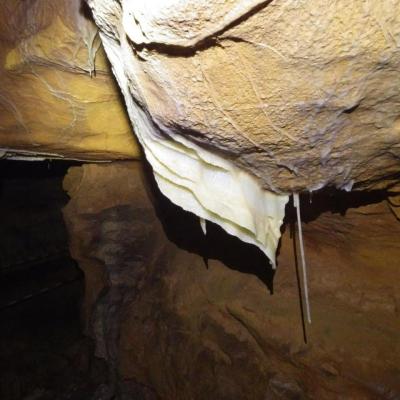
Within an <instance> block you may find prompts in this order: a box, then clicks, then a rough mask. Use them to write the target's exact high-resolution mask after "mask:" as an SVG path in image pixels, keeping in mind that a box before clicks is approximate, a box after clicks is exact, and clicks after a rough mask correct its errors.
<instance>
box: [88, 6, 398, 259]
mask: <svg viewBox="0 0 400 400" xmlns="http://www.w3.org/2000/svg"><path fill="white" fill-rule="evenodd" d="M88 3H89V5H90V6H91V7H92V9H93V11H94V17H95V20H96V22H97V24H98V26H99V28H100V29H101V38H102V41H103V43H104V46H105V50H106V52H107V55H108V57H109V59H110V61H111V64H112V65H113V71H114V73H115V75H116V78H117V80H118V83H119V85H120V87H121V90H122V93H123V94H124V97H125V100H126V104H127V108H128V111H129V114H130V118H131V120H132V123H133V125H134V127H135V130H136V133H137V135H138V138H139V140H140V142H141V143H142V145H143V147H144V150H145V154H146V157H147V159H148V160H149V161H150V164H151V165H152V167H153V169H154V173H155V176H156V180H157V182H158V184H159V187H160V189H161V190H162V192H163V193H164V194H165V195H166V196H168V197H169V198H170V199H171V200H172V201H173V202H175V203H176V204H178V205H180V206H181V207H183V208H184V209H186V210H188V211H191V212H193V213H195V214H197V215H198V216H199V217H201V218H202V219H203V218H205V219H208V220H211V221H213V222H216V223H218V224H219V225H220V226H222V227H223V228H224V229H225V230H226V231H228V232H229V233H232V234H234V235H235V236H237V237H239V238H241V239H242V240H244V241H246V242H249V243H253V244H255V245H257V246H258V247H259V248H260V249H262V250H263V251H264V252H265V254H267V255H268V257H269V258H270V259H271V261H272V263H273V264H274V262H275V260H274V259H275V251H276V248H277V244H278V239H279V235H280V225H281V223H282V220H283V215H284V208H285V204H286V202H287V199H288V198H287V195H288V194H290V193H292V192H298V191H305V190H309V191H313V190H317V189H320V188H322V187H324V186H336V187H338V188H341V189H346V190H351V189H352V187H353V185H357V186H358V187H359V188H372V187H383V186H387V185H389V184H390V183H392V182H393V181H394V180H395V179H398V176H397V178H394V177H393V175H395V174H396V173H398V172H399V169H400V161H399V160H400V108H399V101H400V84H399V83H400V74H399V67H400V53H399V51H398V46H399V43H400V13H396V12H394V9H396V7H397V8H399V7H400V2H399V1H396V0H385V1H383V2H379V4H378V3H376V2H375V3H373V2H369V1H367V0H354V1H352V2H351V5H349V4H348V3H340V2H333V3H331V4H329V5H328V6H327V5H326V2H324V1H317V2H315V1H311V0H302V1H290V0H288V1H260V0H252V1H248V0H236V1H235V0H229V1H223V2H221V1H217V0H213V1H203V0H202V1H197V0H186V1H182V0H164V1H159V0H154V1H149V0H143V1H134V0H121V1H117V0H89V1H88ZM382 179H383V180H384V182H382Z"/></svg>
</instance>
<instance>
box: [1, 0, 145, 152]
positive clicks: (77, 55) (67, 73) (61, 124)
mask: <svg viewBox="0 0 400 400" xmlns="http://www.w3.org/2000/svg"><path fill="white" fill-rule="evenodd" d="M5 152H6V153H7V152H8V153H9V154H13V153H22V154H25V155H40V154H42V155H45V156H47V157H50V158H55V157H66V158H74V159H92V160H102V159H118V158H135V157H137V156H138V147H137V145H136V142H135V139H134V137H133V134H132V131H131V127H130V123H129V120H128V118H127V117H126V113H125V110H124V105H123V102H121V99H120V95H119V90H118V88H117V86H116V85H115V83H114V80H113V78H112V74H111V70H110V66H109V64H108V62H107V60H106V57H105V55H104V51H103V48H102V46H101V43H100V39H99V37H98V32H97V28H96V26H95V25H94V23H93V22H92V20H91V15H90V10H89V8H88V7H87V5H86V4H85V3H83V2H82V1H80V0H29V1H23V0H5V1H2V2H1V4H0V156H2V155H4V153H5Z"/></svg>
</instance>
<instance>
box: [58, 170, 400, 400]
mask: <svg viewBox="0 0 400 400" xmlns="http://www.w3.org/2000/svg"><path fill="white" fill-rule="evenodd" d="M148 182H149V181H148V176H147V175H145V176H144V175H143V174H142V172H141V166H140V164H139V163H113V164H112V165H102V166H99V165H84V166H83V167H74V168H72V169H71V171H70V173H69V175H68V176H67V179H66V181H65V186H66V188H67V190H68V192H69V195H70V196H71V201H70V203H69V205H68V206H67V208H66V209H65V212H64V215H65V219H66V222H67V227H68V229H69V232H70V236H71V250H72V254H73V256H74V257H75V258H76V259H77V260H78V262H79V264H80V265H81V267H82V268H83V270H84V272H85V275H86V277H87V294H86V310H87V314H86V319H87V321H89V320H91V322H90V323H88V329H89V330H90V331H91V332H92V334H93V336H94V337H95V338H96V340H97V350H98V354H99V355H101V356H102V357H105V358H107V359H108V361H109V364H110V365H111V367H112V368H111V370H112V371H114V375H113V376H114V379H115V382H116V383H119V384H121V385H122V386H121V388H122V389H121V390H128V391H129V390H132V393H136V394H137V393H139V392H140V393H142V395H143V396H144V398H157V397H159V398H161V399H171V400H179V399H199V400H203V399H218V400H223V399H232V400H233V399H249V400H250V399H251V400H257V399H260V400H261V399H262V400H264V399H302V398H304V399H305V398H311V399H338V398H343V399H350V398H351V399H395V398H397V397H399V396H400V385H399V379H398V378H399V376H400V369H399V365H400V341H399V335H398V332H399V331H400V318H399V317H400V314H399V310H400V297H399V293H400V283H399V279H398V274H399V267H400V264H399V259H400V247H399V245H398V238H399V235H400V223H399V222H398V220H397V219H396V218H395V217H394V215H393V213H392V212H391V211H390V208H389V205H388V202H387V201H386V200H385V199H386V194H385V193H381V192H377V193H372V194H370V195H368V196H367V195H365V194H361V193H360V194H343V195H339V194H337V193H336V194H335V195H334V196H331V195H330V194H328V193H326V194H320V195H318V196H315V197H314V198H313V199H312V203H310V202H309V199H308V198H303V203H302V207H303V216H304V226H303V227H304V236H305V244H306V256H307V260H308V264H309V275H310V276H309V286H310V299H311V307H312V317H313V323H312V325H310V326H308V325H307V326H306V331H307V332H306V336H307V344H305V343H304V340H303V329H302V322H301V313H300V307H299V297H298V287H297V279H296V268H295V263H294V259H295V256H294V249H293V239H292V238H291V236H290V229H289V226H290V222H291V220H292V212H291V209H289V213H288V222H289V225H287V228H286V230H285V232H284V234H283V237H282V243H281V248H280V255H279V258H278V269H277V271H276V274H275V275H274V274H273V272H272V271H271V270H269V269H268V268H267V267H266V266H267V260H266V258H265V257H264V256H263V255H262V253H261V252H260V251H259V250H257V249H256V248H255V247H252V246H250V245H246V244H244V243H241V242H240V241H239V240H237V239H236V238H234V237H231V236H229V235H227V234H225V233H224V232H223V231H222V230H221V229H220V228H218V227H217V226H215V225H212V224H208V232H207V236H204V235H203V234H202V232H201V229H200V226H199V224H198V220H197V219H196V218H194V217H192V216H191V215H190V214H188V213H185V212H183V211H182V210H181V209H179V208H177V207H175V206H173V205H172V204H171V203H170V202H168V201H167V200H166V199H165V198H163V197H161V196H160V194H159V193H158V192H157V190H156V189H154V185H153V186H152V190H151V191H149V192H148V193H147V191H148V190H149V189H146V187H148ZM149 194H150V195H151V196H150V198H151V199H152V201H153V202H155V203H154V204H155V205H156V208H155V209H154V208H153V205H152V202H150V198H149ZM394 198H396V197H394ZM89 317H90V318H89ZM113 389H115V387H114V388H113ZM145 396H147V397H145Z"/></svg>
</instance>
